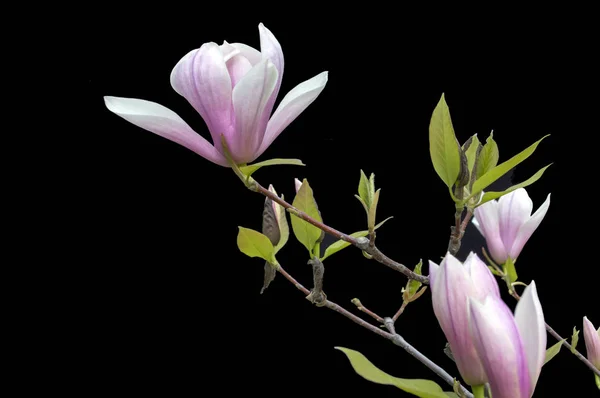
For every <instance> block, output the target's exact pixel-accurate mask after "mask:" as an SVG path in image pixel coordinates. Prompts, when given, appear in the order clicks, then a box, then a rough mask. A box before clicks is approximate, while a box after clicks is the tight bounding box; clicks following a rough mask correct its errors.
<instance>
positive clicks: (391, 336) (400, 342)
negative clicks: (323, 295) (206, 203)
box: [277, 266, 473, 398]
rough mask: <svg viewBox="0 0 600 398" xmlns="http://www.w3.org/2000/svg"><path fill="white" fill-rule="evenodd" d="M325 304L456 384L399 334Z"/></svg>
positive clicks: (288, 278) (328, 302)
mask: <svg viewBox="0 0 600 398" xmlns="http://www.w3.org/2000/svg"><path fill="white" fill-rule="evenodd" d="M277 271H279V273H280V274H281V275H283V276H284V277H285V278H286V279H287V280H288V281H290V282H291V283H292V284H293V285H294V286H296V288H297V289H298V290H300V291H301V292H302V293H304V294H305V295H309V294H310V290H308V289H307V288H305V287H304V286H302V285H301V284H300V283H299V282H298V281H297V280H296V279H294V277H292V276H291V275H290V274H288V273H287V271H285V270H284V269H283V268H282V267H281V266H279V267H278V269H277ZM323 306H324V307H327V308H329V309H330V310H333V311H335V312H337V313H339V314H341V315H343V316H345V317H346V318H348V319H350V320H351V321H352V322H354V323H356V324H358V325H360V326H362V327H364V328H365V329H368V330H370V331H371V332H373V333H375V334H377V335H379V336H381V337H383V338H385V339H387V340H390V341H391V342H393V343H394V344H396V345H397V346H399V347H402V348H403V349H404V350H405V351H406V352H408V353H409V354H410V355H412V356H413V357H415V358H416V359H417V360H418V361H419V362H421V363H422V364H424V365H425V366H427V367H428V368H429V369H430V370H432V371H433V372H434V373H435V374H437V375H438V376H439V377H440V378H442V379H443V380H444V381H445V382H446V383H448V384H449V385H450V386H454V380H455V379H454V378H453V377H452V376H450V374H448V372H446V371H445V370H444V369H442V368H441V367H439V366H438V365H436V364H435V363H434V362H433V361H431V360H430V359H429V358H427V357H426V356H425V355H423V354H422V353H421V352H420V351H419V350H417V349H416V348H415V347H413V346H412V345H410V344H409V343H408V342H407V341H406V340H404V338H403V337H402V336H400V335H399V334H397V333H388V332H386V331H385V330H383V329H381V328H379V327H377V326H374V325H372V324H370V323H368V322H366V321H365V320H363V319H361V318H359V317H358V316H356V315H354V314H352V313H351V312H349V311H347V310H346V309H344V308H342V307H341V306H339V305H337V304H336V303H334V302H332V301H330V300H327V301H325V303H324V305H323ZM460 390H461V392H462V393H463V394H464V396H465V397H468V398H473V394H471V393H470V392H469V391H468V390H467V389H466V388H465V387H463V386H462V385H460Z"/></svg>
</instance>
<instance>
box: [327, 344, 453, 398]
mask: <svg viewBox="0 0 600 398" xmlns="http://www.w3.org/2000/svg"><path fill="white" fill-rule="evenodd" d="M335 349H337V350H340V351H342V352H343V353H344V354H346V356H347V357H348V359H349V360H350V364H351V365H352V367H353V368H354V371H355V372H356V373H358V375H359V376H362V377H363V378H365V379H366V380H368V381H370V382H373V383H377V384H385V385H388V386H394V387H397V388H399V389H401V390H402V391H406V392H408V393H411V394H413V395H416V396H417V397H421V398H447V397H449V396H451V395H448V394H449V393H445V392H444V391H443V390H442V388H441V387H440V386H439V385H438V384H437V383H435V382H433V381H431V380H424V379H400V378H398V377H394V376H390V375H389V374H387V373H385V372H384V371H382V370H380V369H378V368H377V367H376V366H375V365H373V364H372V363H371V362H370V361H369V360H368V359H367V358H366V357H365V356H364V355H363V354H361V353H360V352H358V351H354V350H350V349H348V348H344V347H335Z"/></svg>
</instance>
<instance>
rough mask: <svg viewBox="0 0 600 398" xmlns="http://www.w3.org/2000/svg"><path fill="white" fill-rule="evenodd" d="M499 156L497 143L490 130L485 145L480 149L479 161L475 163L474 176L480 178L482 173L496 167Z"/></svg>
mask: <svg viewBox="0 0 600 398" xmlns="http://www.w3.org/2000/svg"><path fill="white" fill-rule="evenodd" d="M499 157H500V153H499V152H498V144H496V141H494V132H493V131H492V132H491V133H490V135H489V137H488V138H487V139H486V140H485V145H484V146H483V148H482V149H481V154H480V155H479V162H478V163H477V171H476V176H477V177H476V178H480V177H481V176H482V175H484V174H485V173H487V172H488V171H490V170H491V169H493V168H494V167H496V165H497V164H498V159H499Z"/></svg>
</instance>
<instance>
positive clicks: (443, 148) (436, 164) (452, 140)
mask: <svg viewBox="0 0 600 398" xmlns="http://www.w3.org/2000/svg"><path fill="white" fill-rule="evenodd" d="M429 154H430V156H431V161H432V163H433V168H434V169H435V172H436V173H437V174H438V176H439V177H440V178H441V179H442V181H444V183H445V184H446V186H447V187H448V188H452V186H453V185H454V183H455V182H456V179H457V178H458V173H459V172H460V148H459V146H458V141H457V140H456V136H455V134H454V127H452V119H451V118H450V110H449V109H448V104H446V99H445V97H444V94H442V97H441V98H440V101H439V102H438V104H437V106H436V107H435V109H434V110H433V113H432V115H431V121H430V122H429Z"/></svg>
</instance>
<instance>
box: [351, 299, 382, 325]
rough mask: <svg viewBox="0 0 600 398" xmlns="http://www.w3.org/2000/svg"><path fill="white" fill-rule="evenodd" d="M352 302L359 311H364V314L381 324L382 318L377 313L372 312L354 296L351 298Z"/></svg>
mask: <svg viewBox="0 0 600 398" xmlns="http://www.w3.org/2000/svg"><path fill="white" fill-rule="evenodd" d="M352 304H354V305H355V306H356V308H358V310H359V311H361V312H364V313H365V314H367V315H369V316H370V317H371V318H373V319H375V320H376V321H377V322H379V323H381V324H383V318H382V317H380V316H379V315H377V314H376V313H374V312H373V311H371V310H370V309H368V308H367V307H365V306H364V305H363V304H362V303H361V302H360V300H359V299H357V298H354V299H352Z"/></svg>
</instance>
